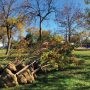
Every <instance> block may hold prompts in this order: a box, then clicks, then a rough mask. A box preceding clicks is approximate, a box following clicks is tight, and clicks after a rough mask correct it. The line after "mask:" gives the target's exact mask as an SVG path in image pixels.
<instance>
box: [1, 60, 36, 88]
mask: <svg viewBox="0 0 90 90" xmlns="http://www.w3.org/2000/svg"><path fill="white" fill-rule="evenodd" d="M35 62H36V61H34V62H33V63H31V64H28V65H25V64H23V63H20V64H18V65H15V64H14V63H9V64H8V65H7V66H6V67H4V68H2V67H1V68H0V87H13V86H16V85H19V84H27V83H33V81H34V80H35V74H34V71H35V70H34V69H33V67H32V65H33V64H34V63H35Z"/></svg>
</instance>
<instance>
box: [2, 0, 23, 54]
mask: <svg viewBox="0 0 90 90" xmlns="http://www.w3.org/2000/svg"><path fill="white" fill-rule="evenodd" d="M16 1H17V0H0V27H2V28H5V29H6V35H7V46H8V47H7V51H6V54H8V53H9V51H10V48H11V41H12V33H14V32H15V30H16V28H17V29H18V30H19V29H21V28H22V26H23V19H22V18H21V17H20V12H19V10H20V9H19V8H20V7H19V6H17V7H15V6H16V5H17V3H16ZM17 15H19V16H18V17H17ZM2 30H3V29H2Z"/></svg>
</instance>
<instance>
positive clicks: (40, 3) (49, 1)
mask: <svg viewBox="0 0 90 90" xmlns="http://www.w3.org/2000/svg"><path fill="white" fill-rule="evenodd" d="M27 1H28V0H27ZM29 1H30V3H27V5H26V4H25V5H24V6H25V8H27V9H28V10H27V11H28V13H27V14H29V15H31V14H33V15H34V17H35V18H36V19H37V20H38V21H39V38H38V40H40V41H41V39H42V23H43V22H44V21H45V20H47V17H48V16H49V15H50V14H51V13H52V12H54V5H53V0H33V1H31V0H29Z"/></svg>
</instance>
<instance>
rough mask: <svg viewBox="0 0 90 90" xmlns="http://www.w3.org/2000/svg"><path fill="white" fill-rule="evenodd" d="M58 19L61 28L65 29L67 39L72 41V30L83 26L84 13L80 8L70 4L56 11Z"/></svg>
mask: <svg viewBox="0 0 90 90" xmlns="http://www.w3.org/2000/svg"><path fill="white" fill-rule="evenodd" d="M56 21H57V23H58V25H59V27H60V28H61V30H64V31H63V32H64V33H65V37H66V41H69V42H70V41H71V35H72V32H73V31H75V29H76V28H78V27H81V26H82V21H83V13H82V11H81V10H80V8H77V7H75V6H72V5H71V4H70V5H64V7H63V8H62V9H61V10H58V11H57V12H56Z"/></svg>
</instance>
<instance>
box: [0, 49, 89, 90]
mask: <svg viewBox="0 0 90 90" xmlns="http://www.w3.org/2000/svg"><path fill="white" fill-rule="evenodd" d="M74 54H75V55H76V56H77V58H78V59H80V60H84V61H85V63H84V65H81V66H72V67H68V68H67V69H66V70H64V71H52V72H48V73H44V74H43V75H39V76H38V79H37V80H36V81H35V82H34V83H33V84H31V85H30V84H27V85H23V86H22V85H20V86H16V87H14V88H7V89H0V90H90V51H75V52H74ZM3 58H4V56H3V55H1V52H0V63H1V62H2V63H6V62H3ZM7 62H8V61H7Z"/></svg>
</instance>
